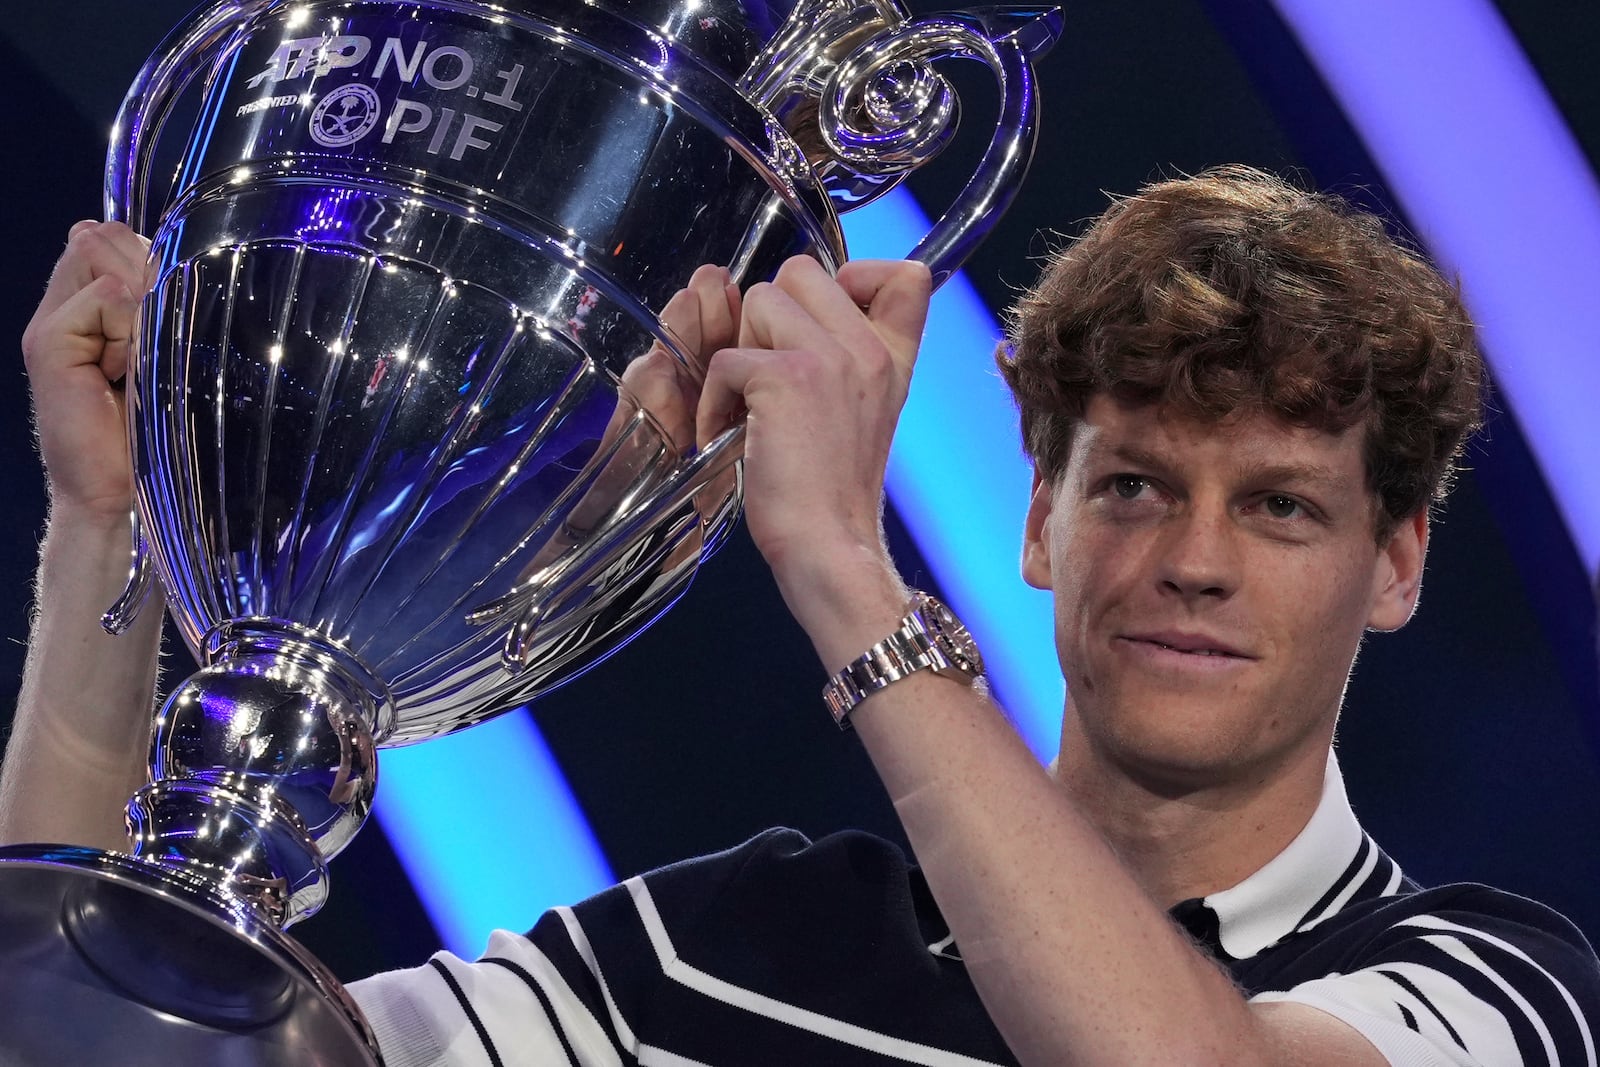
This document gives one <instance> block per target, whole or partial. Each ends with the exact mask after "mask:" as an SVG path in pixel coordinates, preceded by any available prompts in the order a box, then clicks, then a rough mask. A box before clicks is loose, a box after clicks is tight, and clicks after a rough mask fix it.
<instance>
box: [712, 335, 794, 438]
mask: <svg viewBox="0 0 1600 1067" xmlns="http://www.w3.org/2000/svg"><path fill="white" fill-rule="evenodd" d="M780 356H781V354H780V353H775V352H768V351H762V350H758V349H749V348H724V349H722V350H721V351H720V352H717V353H716V354H715V355H713V356H712V357H711V363H710V364H709V365H708V366H707V368H706V380H705V382H704V384H702V385H701V387H700V402H699V404H698V405H697V406H696V408H695V420H694V423H695V443H696V444H697V445H698V446H699V447H701V448H704V447H705V446H706V445H708V444H710V443H711V441H712V439H713V438H715V437H716V436H717V435H718V434H719V433H721V432H722V431H723V430H726V429H727V428H728V427H729V426H732V425H733V424H734V423H735V422H736V421H737V420H738V419H739V417H740V416H741V415H743V414H744V411H745V403H744V394H745V390H746V389H747V388H748V387H749V385H750V379H751V376H752V375H754V374H755V373H756V372H757V370H758V369H759V368H760V364H761V361H762V360H763V359H766V358H773V357H780Z"/></svg>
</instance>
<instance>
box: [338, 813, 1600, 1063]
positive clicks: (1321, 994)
mask: <svg viewBox="0 0 1600 1067" xmlns="http://www.w3.org/2000/svg"><path fill="white" fill-rule="evenodd" d="M1338 799H1339V800H1340V801H1342V799H1343V798H1342V791H1341V792H1340V795H1339V797H1338ZM1334 815H1335V816H1338V817H1332V816H1330V817H1322V815H1321V814H1320V813H1319V819H1320V821H1319V819H1313V824H1314V825H1316V826H1320V827H1321V830H1319V831H1318V833H1320V834H1326V835H1327V836H1328V840H1334V841H1337V842H1339V843H1340V847H1339V848H1338V849H1331V848H1327V847H1323V845H1322V844H1320V843H1319V842H1318V841H1317V840H1315V839H1314V838H1315V836H1316V835H1313V839H1312V840H1309V841H1308V842H1307V843H1306V844H1307V846H1308V847H1305V848H1299V849H1297V850H1296V851H1294V853H1293V855H1294V856H1295V857H1299V858H1298V859H1296V860H1295V862H1294V863H1291V864H1282V863H1277V862H1276V861H1275V862H1274V863H1273V864H1268V865H1267V866H1266V867H1264V868H1262V870H1261V871H1260V872H1258V874H1257V875H1255V876H1252V878H1250V879H1246V881H1245V882H1244V883H1241V885H1240V886H1237V887H1234V889H1232V890H1229V891H1228V892H1227V893H1225V894H1219V895H1217V896H1216V897H1208V898H1205V899H1204V900H1195V901H1187V902H1185V903H1184V904H1183V905H1180V906H1179V907H1177V908H1175V909H1174V917H1175V918H1176V919H1178V920H1179V921H1180V922H1183V923H1184V924H1185V925H1187V926H1188V927H1189V928H1190V930H1191V932H1192V933H1194V934H1195V936H1196V937H1197V940H1199V941H1200V942H1201V943H1202V944H1203V945H1205V946H1207V947H1208V948H1209V949H1210V950H1211V951H1213V952H1215V953H1216V954H1217V956H1218V959H1219V962H1221V963H1223V964H1224V965H1225V966H1227V967H1228V968H1229V969H1230V970H1231V971H1232V973H1233V976H1234V979H1235V981H1236V982H1237V983H1238V984H1239V986H1240V988H1241V989H1243V990H1245V991H1246V992H1247V994H1249V995H1251V996H1252V997H1254V998H1255V999H1259V1000H1294V1001H1298V1002H1301V1003H1306V1004H1310V1005H1312V1006H1314V1007H1318V1008H1320V1009H1322V1010H1325V1011H1327V1012H1329V1013H1330V1014H1333V1015H1335V1016H1337V1017H1339V1018H1341V1019H1344V1020H1345V1021H1346V1022H1348V1023H1349V1024H1350V1025H1352V1026H1354V1027H1355V1028H1356V1029H1358V1030H1359V1031H1360V1032H1362V1033H1364V1034H1366V1035H1367V1037H1368V1038H1369V1039H1370V1040H1372V1042H1373V1043H1374V1045H1375V1046H1376V1047H1378V1048H1379V1049H1380V1050H1382V1051H1384V1052H1385V1053H1386V1054H1388V1055H1389V1056H1390V1057H1391V1059H1392V1060H1393V1062H1397V1063H1399V1062H1404V1063H1438V1064H1461V1065H1464V1067H1470V1065H1475V1064H1476V1065H1484V1064H1489V1065H1494V1067H1502V1065H1506V1067H1515V1065H1529V1067H1533V1065H1541V1067H1542V1065H1556V1064H1559V1065H1561V1067H1600V1063H1597V1062H1596V1050H1595V1039H1594V1035H1593V1031H1592V1027H1591V1022H1592V1020H1594V1019H1596V1018H1600V963H1597V962H1596V960H1595V958H1594V955H1593V953H1592V951H1591V950H1590V949H1589V947H1588V945H1587V944H1586V943H1585V942H1584V941H1583V939H1582V937H1581V935H1579V934H1578V933H1577V931H1576V930H1575V929H1573V928H1572V927H1571V926H1570V924H1567V923H1566V922H1565V920H1563V919H1561V918H1560V916H1557V915H1555V914H1554V913H1552V912H1550V911H1548V910H1547V909H1544V908H1542V907H1540V906H1539V905H1537V904H1534V903H1532V902H1530V901H1526V900H1523V899H1521V898H1519V897H1514V896H1511V895H1509V894H1504V893H1498V892H1496V891H1494V890H1491V889H1486V888H1484V887H1482V886H1450V887H1443V888H1440V889H1432V890H1419V889H1418V888H1417V887H1416V886H1415V885H1414V884H1413V883H1411V882H1409V881H1407V880H1406V879H1405V878H1404V876H1403V875H1402V874H1401V872H1400V869H1399V868H1398V866H1397V865H1395V863H1394V862H1393V861H1392V860H1391V859H1390V858H1389V857H1388V856H1386V855H1384V854H1383V852H1382V850H1381V849H1379V848H1378V847H1377V846H1376V845H1375V844H1374V843H1373V842H1372V841H1371V839H1370V838H1368V837H1367V836H1366V835H1365V834H1364V833H1361V832H1360V831H1359V827H1356V828H1355V829H1354V830H1352V826H1353V816H1348V819H1349V820H1350V822H1349V824H1346V823H1345V822H1344V821H1343V820H1344V818H1345V816H1340V815H1338V813H1337V812H1335V813H1334ZM1307 832H1308V833H1309V832H1311V828H1310V827H1308V831H1307ZM1297 844H1298V842H1297ZM1291 847H1292V848H1293V846H1291ZM1286 854H1287V853H1286ZM1279 881H1282V882H1284V883H1285V885H1286V886H1287V887H1285V886H1281V885H1279V884H1277V883H1278V882H1279ZM1230 937H1231V938H1232V944H1233V945H1234V946H1235V947H1237V946H1239V945H1241V944H1247V943H1249V942H1251V941H1256V942H1259V943H1261V944H1262V945H1263V946H1264V947H1261V948H1260V949H1259V951H1255V952H1252V953H1248V954H1245V955H1242V956H1238V957H1235V956H1233V955H1230V954H1229V952H1228V951H1226V950H1225V949H1224V948H1223V946H1224V945H1225V944H1227V943H1229V939H1230ZM352 992H353V993H355V994H356V996H357V997H358V1000H359V1001H360V1002H361V1003H362V1004H363V1006H364V1007H365V1008H367V1010H368V1014H369V1017H370V1018H371V1020H372V1022H373V1026H374V1030H375V1031H376V1032H377V1033H378V1034H379V1035H380V1040H382V1041H383V1043H384V1049H385V1056H386V1059H387V1061H388V1067H442V1065H446V1064H449V1065H452V1067H457V1065H459V1067H533V1065H540V1067H544V1065H550V1064H560V1063H566V1064H571V1065H575V1067H733V1065H740V1067H744V1065H748V1064H753V1063H759V1064H763V1065H773V1067H782V1065H789V1064H795V1065H798V1064H806V1065H812V1064H822V1063H826V1064H829V1065H832V1067H869V1065H870V1067H886V1065H888V1064H908V1063H909V1064H924V1065H928V1067H986V1065H991V1064H1011V1063H1014V1062H1015V1061H1014V1059H1013V1058H1012V1057H1011V1055H1010V1053H1009V1052H1008V1051H1007V1050H1006V1048H1005V1046H1004V1043H1003V1042H1002V1041H1001V1040H1000V1037H999V1035H998V1033H997V1032H996V1031H995V1030H994V1028H993V1025H992V1024H991V1023H990V1022H989V1020H988V1017H987V1015H986V1013H985V1012H984V1010H983V1006H982V1004H981V1003H980V1002H979V1000H978V998H977V995H976V993H975V992H974V990H973V988H972V986H971V983H970V981H969V979H968V978H967V975H966V973H965V969H964V967H963V965H962V964H961V962H960V958H959V953H958V952H956V951H955V950H954V947H953V946H952V945H951V943H950V941H949V937H948V929H947V928H946V927H945V926H944V924H943V921H942V919H941V917H940V916H939V914H938V910H937V907H936V906H935V905H934V903H933V900H932V896H931V894H930V893H929V892H928V889H927V884H926V882H925V881H924V880H923V879H922V877H921V874H920V872H918V871H916V870H915V868H912V867H910V866H909V865H908V864H907V863H906V862H905V860H904V858H903V857H902V856H901V855H900V854H899V852H898V850H896V849H895V848H894V847H893V846H892V845H890V844H888V843H887V842H883V841H880V840H878V839H876V838H872V837H869V836H868V835H865V834H841V835H835V836H834V837H831V838H827V839H825V840H823V841H820V842H818V843H817V844H815V845H812V844H810V843H809V842H807V841H805V839H804V838H802V837H801V836H800V835H798V834H795V833H793V832H791V831H773V832H770V833H768V834H764V835H762V836H761V837H758V838H756V839H755V840H753V841H751V842H749V843H747V844H746V845H744V846H741V847H740V848H738V849H734V850H731V851H730V852H726V853H722V854H719V855H717V856H711V857H707V858H705V859H703V860H698V861H694V862H691V863H687V864H679V865H677V866H674V867H669V868H666V869H664V870H662V871H658V872H655V873H653V874H650V875H647V876H645V877H643V878H634V879H630V880H628V881H627V882H625V883H623V884H622V885H620V886H615V887H613V888H612V889H609V890H607V891H606V892H605V893H602V894H600V895H598V896H596V897H594V898H592V899H591V900H588V901H585V902H583V903H582V904H579V905H577V906H575V907H572V908H558V909H555V910H553V911H552V912H550V913H548V914H547V915H546V916H545V917H544V918H543V919H542V920H541V921H540V922H539V924H538V926H537V927H535V928H534V930H533V931H532V932H531V933H530V934H529V935H527V936H526V937H520V936H515V935H510V934H497V935H495V937H494V939H493V940H492V941H491V943H490V948H489V953H488V956H487V957H486V958H485V959H484V960H482V961H480V962H478V963H476V964H469V963H464V962H462V961H460V960H457V959H455V958H454V957H451V956H448V955H441V956H439V957H437V958H436V959H435V960H434V961H432V962H431V964H430V965H429V966H428V967H426V968H421V969H419V970H417V971H413V972H397V973H395V974H391V975H383V976H379V977H378V978H376V979H370V980H368V981H367V982H364V983H357V984H356V985H355V986H354V987H352Z"/></svg>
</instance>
